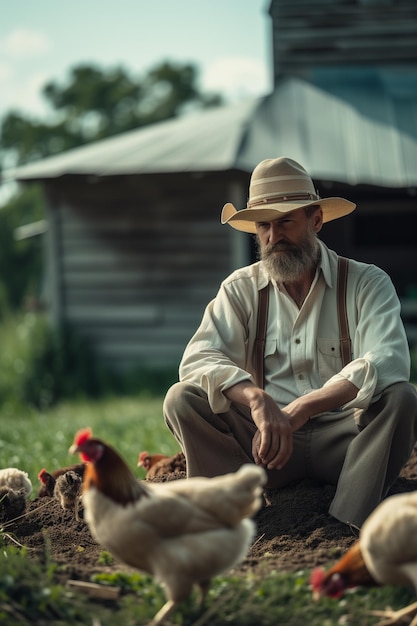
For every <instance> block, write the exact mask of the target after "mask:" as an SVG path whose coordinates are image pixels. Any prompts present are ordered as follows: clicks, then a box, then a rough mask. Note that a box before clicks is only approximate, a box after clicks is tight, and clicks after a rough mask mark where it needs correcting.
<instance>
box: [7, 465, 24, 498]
mask: <svg viewBox="0 0 417 626" xmlns="http://www.w3.org/2000/svg"><path fill="white" fill-rule="evenodd" d="M0 487H8V488H9V489H12V490H13V491H16V492H23V493H24V495H25V497H26V498H28V497H29V496H30V494H31V493H32V483H31V480H30V478H29V476H28V474H27V472H23V471H22V470H20V469H17V467H5V468H3V469H0Z"/></svg>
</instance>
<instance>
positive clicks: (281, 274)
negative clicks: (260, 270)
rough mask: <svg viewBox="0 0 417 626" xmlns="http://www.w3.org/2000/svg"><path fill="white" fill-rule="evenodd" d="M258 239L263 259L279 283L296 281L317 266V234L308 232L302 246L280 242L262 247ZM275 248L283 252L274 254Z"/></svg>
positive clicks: (318, 251)
mask: <svg viewBox="0 0 417 626" xmlns="http://www.w3.org/2000/svg"><path fill="white" fill-rule="evenodd" d="M257 241H258V251H259V254H260V258H261V261H262V263H263V265H264V267H265V269H266V270H267V271H268V273H269V275H270V276H271V278H272V279H274V280H275V281H276V282H278V283H290V282H294V281H296V280H298V279H299V278H301V276H302V275H303V274H304V273H305V272H306V271H308V270H310V269H311V268H312V267H317V264H318V261H319V258H320V247H319V243H318V241H317V237H316V235H315V234H308V235H307V236H306V237H305V239H304V241H302V242H301V245H300V246H294V245H292V244H283V243H279V244H272V245H267V246H265V247H264V248H262V247H261V245H260V243H259V239H258V240H257ZM274 250H282V252H280V254H274Z"/></svg>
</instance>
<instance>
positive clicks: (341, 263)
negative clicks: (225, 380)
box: [255, 256, 352, 388]
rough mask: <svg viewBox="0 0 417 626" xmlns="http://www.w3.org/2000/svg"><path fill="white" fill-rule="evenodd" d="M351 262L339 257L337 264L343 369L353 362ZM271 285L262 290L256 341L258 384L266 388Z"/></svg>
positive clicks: (338, 309)
mask: <svg viewBox="0 0 417 626" xmlns="http://www.w3.org/2000/svg"><path fill="white" fill-rule="evenodd" d="M348 264H349V260H348V259H346V258H345V257H341V256H340V257H338V264H337V315H338V319H339V336H340V347H341V351H342V364H343V367H344V366H345V365H347V363H349V362H350V361H351V360H352V352H351V341H350V336H349V326H348V318H347V311H346V286H347V275H348ZM268 304H269V283H268V284H267V285H266V286H265V287H263V288H262V289H260V291H259V301H258V318H257V324H256V339H255V372H256V384H257V385H258V386H259V387H262V388H263V387H264V353H265V337H266V329H267V323H268Z"/></svg>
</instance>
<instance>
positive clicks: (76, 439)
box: [74, 427, 93, 446]
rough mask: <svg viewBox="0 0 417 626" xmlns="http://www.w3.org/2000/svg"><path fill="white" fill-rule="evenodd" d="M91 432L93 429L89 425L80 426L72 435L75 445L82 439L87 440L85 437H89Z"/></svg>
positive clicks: (82, 441)
mask: <svg viewBox="0 0 417 626" xmlns="http://www.w3.org/2000/svg"><path fill="white" fill-rule="evenodd" d="M92 434H93V431H92V429H91V428H90V427H87V428H81V429H80V430H79V431H78V432H77V434H76V435H75V437H74V443H75V445H77V446H80V445H81V444H83V443H84V441H87V439H91V436H92Z"/></svg>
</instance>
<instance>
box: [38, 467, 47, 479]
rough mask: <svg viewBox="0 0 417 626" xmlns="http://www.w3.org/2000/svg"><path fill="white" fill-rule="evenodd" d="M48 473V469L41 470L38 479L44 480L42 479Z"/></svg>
mask: <svg viewBox="0 0 417 626" xmlns="http://www.w3.org/2000/svg"><path fill="white" fill-rule="evenodd" d="M47 473H48V472H47V471H46V469H45V468H44V467H43V468H42V469H41V471H40V472H39V474H38V478H39V480H42V478H43V477H44V476H45V474H47Z"/></svg>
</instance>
